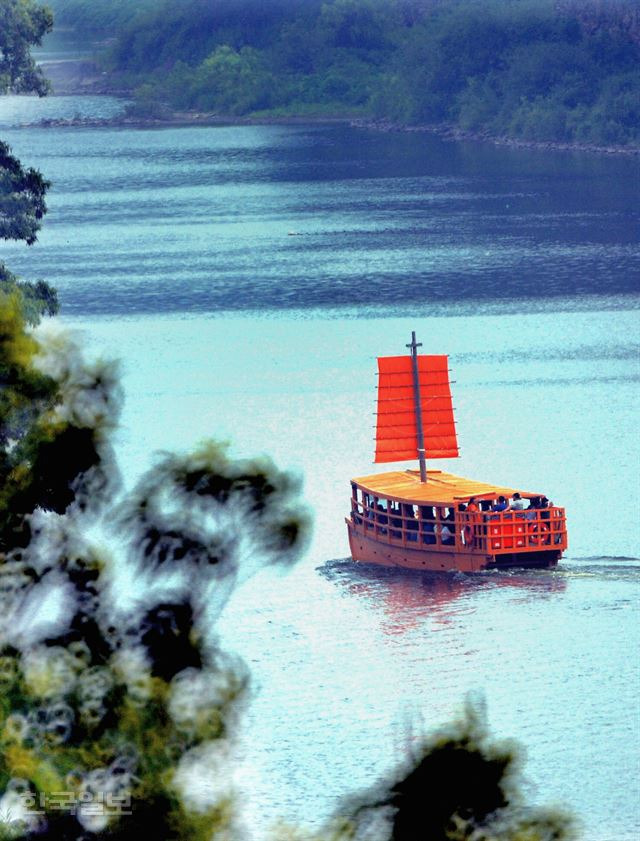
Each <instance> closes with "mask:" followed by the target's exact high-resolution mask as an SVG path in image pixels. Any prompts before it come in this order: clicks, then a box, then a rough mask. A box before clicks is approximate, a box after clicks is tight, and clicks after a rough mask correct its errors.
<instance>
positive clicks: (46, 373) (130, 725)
mask: <svg viewBox="0 0 640 841" xmlns="http://www.w3.org/2000/svg"><path fill="white" fill-rule="evenodd" d="M0 376H1V377H2V382H3V389H2V392H1V394H2V401H1V402H0V488H2V491H1V493H0V683H1V684H2V694H1V699H2V700H0V792H4V795H3V797H2V800H1V801H0V810H1V811H2V812H3V814H5V815H6V814H7V813H11V814H12V815H13V817H14V820H13V821H9V822H8V823H6V822H5V824H6V825H5V829H7V831H8V830H9V829H12V828H13V829H16V832H15V833H14V836H12V837H19V838H24V839H27V838H29V839H32V838H33V839H34V841H35V839H36V838H37V839H52V841H53V839H56V840H57V839H61V838H65V839H78V841H79V839H81V838H82V839H86V838H88V837H94V835H93V834H92V833H98V834H99V837H101V838H112V839H125V838H126V839H129V838H131V839H133V838H134V837H136V836H137V835H139V833H141V832H143V831H144V832H146V833H148V834H149V835H150V837H154V838H166V839H176V841H177V840H178V839H200V838H202V839H208V838H211V837H212V836H213V834H214V832H215V831H216V830H217V831H219V832H220V833H222V832H223V831H225V832H229V831H230V827H232V825H233V809H232V799H231V793H230V792H228V793H224V794H223V795H221V796H220V797H219V798H218V799H216V800H215V801H214V802H212V803H210V804H208V805H205V806H203V805H202V804H200V805H199V806H198V807H197V808H196V807H193V806H190V805H188V803H189V800H190V799H189V797H188V796H187V794H188V793H185V792H184V791H183V790H182V789H181V787H180V783H179V777H180V773H181V772H182V771H183V770H184V768H185V766H188V765H189V764H193V763H196V764H197V763H201V764H202V773H203V774H207V773H212V771H211V768H209V770H207V767H208V766H207V758H206V754H207V750H208V749H209V748H210V747H211V746H217V745H222V744H226V743H227V742H228V740H229V739H230V737H231V735H232V733H233V729H234V721H235V717H236V716H237V713H238V710H239V701H240V700H241V699H242V697H243V695H244V693H245V689H246V686H247V681H248V676H247V673H246V670H245V668H244V666H243V665H242V664H241V663H239V662H236V661H235V660H234V659H233V658H231V657H229V656H227V655H225V654H224V653H223V652H222V651H220V650H219V649H218V647H217V646H216V644H215V641H214V639H213V638H212V636H211V633H210V628H211V620H212V618H214V616H213V614H215V612H216V611H219V610H220V609H221V608H222V606H223V605H224V603H225V600H226V599H227V597H228V596H229V594H230V592H231V590H232V588H233V586H234V585H235V584H236V583H237V582H238V581H240V580H242V579H243V577H245V576H247V575H249V574H251V573H252V572H254V571H255V570H256V569H257V568H259V567H260V566H262V565H264V564H269V563H271V564H279V565H288V564H290V563H292V562H293V561H294V560H295V559H296V557H297V556H298V555H299V553H300V551H301V549H302V547H303V546H304V544H305V538H306V535H307V533H308V517H307V514H306V510H305V509H304V507H302V506H301V503H300V484H299V481H298V480H297V479H296V478H294V477H292V476H290V475H289V474H287V473H283V472H282V471H279V470H278V469H277V468H276V467H275V465H274V464H273V463H272V462H271V461H270V460H269V459H267V458H261V459H253V460H234V459H231V458H229V456H228V454H227V452H226V449H225V447H223V446H220V445H217V444H214V443H209V444H207V445H203V446H202V447H201V448H200V449H199V450H197V451H196V452H195V453H193V454H191V455H186V456H177V455H168V454H165V455H162V456H159V457H158V459H157V462H156V464H155V465H154V466H153V467H152V468H151V469H150V470H149V471H148V472H147V473H146V474H145V475H144V476H143V477H142V478H141V479H140V481H139V482H138V484H137V485H136V486H135V487H134V488H133V489H132V490H131V491H130V492H129V493H122V494H120V495H118V489H119V473H118V469H117V465H116V463H115V460H114V455H113V449H112V444H111V438H112V433H113V431H114V429H115V426H116V423H117V419H118V414H119V409H120V403H121V393H120V388H119V384H118V377H117V371H116V369H115V368H114V366H113V365H112V364H109V363H105V362H101V361H98V362H94V363H91V364H89V363H87V362H86V361H85V360H84V359H83V355H82V352H81V350H80V348H79V347H78V345H77V344H76V343H74V341H73V340H72V339H70V338H69V337H68V336H65V335H64V334H60V333H52V332H51V330H50V329H49V330H48V331H47V332H46V334H45V336H44V337H43V336H42V335H40V333H39V332H36V333H33V332H30V331H28V330H26V329H25V325H24V321H23V318H22V312H21V303H20V301H19V300H18V296H14V298H6V299H5V300H4V301H1V302H0ZM92 532H95V533H96V534H100V535H101V537H100V539H99V540H98V541H97V542H96V544H95V545H94V544H93V543H92V542H91V541H90V540H89V539H88V538H87V535H88V534H90V533H92ZM100 540H101V541H102V542H103V543H106V544H107V545H108V546H109V549H105V548H103V547H102V546H101V544H100ZM118 556H119V557H120V560H119V561H118ZM123 568H126V569H127V570H128V573H129V574H135V579H136V587H137V592H138V593H139V596H138V598H137V599H134V600H133V605H132V606H129V607H128V608H127V609H126V610H124V609H123V608H122V607H121V605H120V601H121V596H122V591H120V593H119V591H118V583H117V582H118V574H119V573H118V571H119V570H121V569H123ZM43 603H48V604H49V605H56V608H55V609H51V613H50V614H49V615H48V618H47V620H46V621H43V619H42V617H41V616H40V615H39V610H38V606H39V605H42V604H43ZM223 773H224V774H225V775H227V776H228V777H229V778H230V777H231V770H230V769H224V771H223ZM61 792H66V793H67V794H66V796H67V798H68V802H67V805H66V806H60V805H59V801H60V797H61V795H60V793H61ZM101 799H104V802H103V801H102V800H101ZM191 799H192V798H191ZM129 801H130V806H129ZM29 803H33V804H40V803H42V804H44V805H43V807H42V809H37V811H41V812H42V814H40V815H36V814H33V813H32V812H31V811H28V812H26V813H25V811H24V807H25V805H29ZM123 803H124V804H125V807H124V808H123V805H122V804H123ZM56 804H58V805H56ZM98 807H100V808H98ZM34 811H36V810H34ZM19 818H21V820H18V819H19Z"/></svg>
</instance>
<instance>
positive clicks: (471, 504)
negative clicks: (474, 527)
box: [467, 496, 478, 514]
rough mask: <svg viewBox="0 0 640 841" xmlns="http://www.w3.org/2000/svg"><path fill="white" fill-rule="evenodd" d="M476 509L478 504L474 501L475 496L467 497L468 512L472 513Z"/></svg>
mask: <svg viewBox="0 0 640 841" xmlns="http://www.w3.org/2000/svg"><path fill="white" fill-rule="evenodd" d="M477 510H478V505H477V503H476V498H475V496H472V497H471V498H470V499H469V502H468V503H467V511H468V512H469V513H470V514H473V513H474V512H475V511H477Z"/></svg>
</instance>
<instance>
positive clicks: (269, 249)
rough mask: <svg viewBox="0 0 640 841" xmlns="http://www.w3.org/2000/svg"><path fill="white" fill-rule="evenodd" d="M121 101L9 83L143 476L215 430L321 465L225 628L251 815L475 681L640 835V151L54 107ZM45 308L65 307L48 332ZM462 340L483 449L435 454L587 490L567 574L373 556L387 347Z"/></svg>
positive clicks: (460, 370)
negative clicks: (388, 568)
mask: <svg viewBox="0 0 640 841" xmlns="http://www.w3.org/2000/svg"><path fill="white" fill-rule="evenodd" d="M120 107H121V103H119V102H118V101H117V100H111V99H109V98H105V97H102V98H99V97H97V98H84V99H83V98H79V97H57V98H54V99H50V100H44V101H38V100H35V99H30V98H12V97H9V98H4V99H3V100H2V101H0V132H1V136H2V138H3V139H5V140H7V141H8V142H9V143H10V144H11V145H12V147H13V149H14V151H15V152H16V154H17V155H18V156H19V157H20V158H21V159H23V161H24V162H25V163H27V164H29V165H34V166H37V167H39V168H41V169H42V171H43V172H44V173H45V174H46V176H47V177H48V178H50V179H51V180H52V182H53V187H52V189H51V192H50V200H49V207H50V211H49V214H48V216H47V218H46V223H45V226H44V228H43V231H42V234H41V236H40V238H39V242H38V243H37V244H36V245H35V246H33V247H32V248H30V249H27V248H26V247H24V246H21V245H17V244H4V245H3V248H2V251H3V259H5V260H6V262H7V264H8V265H9V266H10V267H11V268H12V269H13V270H14V271H16V272H18V273H20V274H22V275H24V276H25V277H26V278H29V279H37V278H39V277H42V278H45V279H47V280H48V281H50V282H51V283H53V284H54V285H56V286H57V287H58V289H59V292H60V298H61V303H62V308H63V309H62V315H61V316H60V318H59V319H58V321H60V322H61V323H62V324H63V325H65V326H67V327H69V328H71V329H74V330H78V331H81V335H82V337H83V342H84V343H85V345H86V347H87V350H88V352H90V353H106V354H108V355H110V356H117V357H120V358H121V359H122V367H123V378H124V385H125V389H126V405H125V409H124V415H123V423H122V427H121V429H120V431H119V433H118V439H117V443H118V451H119V455H120V457H121V461H122V465H123V468H124V472H125V481H126V482H127V483H129V484H130V483H131V482H133V481H134V479H135V478H136V476H138V475H139V474H140V472H141V471H142V470H143V469H144V467H145V466H146V465H148V464H149V461H150V458H151V453H152V452H153V451H156V450H159V449H186V448H189V447H190V446H193V445H194V444H195V443H196V442H198V441H199V440H201V439H202V438H204V437H207V436H214V437H219V438H220V437H222V438H225V437H226V438H230V439H231V440H232V441H233V448H234V452H236V453H238V454H241V455H246V454H252V453H256V452H268V453H269V454H271V455H272V456H273V457H274V458H275V459H276V461H277V462H278V463H279V464H282V465H286V466H290V467H291V468H293V469H296V470H299V471H301V472H302V473H303V474H304V476H305V487H306V497H307V500H308V502H309V504H310V505H311V507H312V509H313V511H314V515H315V533H314V538H313V541H312V543H311V546H310V548H309V551H308V553H307V555H306V556H305V558H304V559H303V560H302V561H301V562H300V564H299V565H298V567H297V568H296V569H295V570H294V571H292V572H291V573H290V574H288V575H287V576H277V575H275V574H274V573H272V572H270V571H265V572H263V573H260V574H259V575H258V576H257V577H256V578H255V579H253V580H251V581H250V582H248V583H247V584H245V585H244V586H243V587H242V588H241V589H240V590H239V591H238V592H237V593H236V595H235V596H234V598H233V599H232V600H231V601H230V603H229V605H228V606H227V608H226V609H225V611H224V613H223V615H222V617H221V619H220V622H219V628H218V631H219V633H220V635H221V638H222V640H223V641H224V643H225V645H226V646H227V647H229V648H231V649H233V650H234V651H237V652H238V653H239V654H240V655H242V656H243V657H244V658H245V660H246V661H247V662H248V663H249V665H250V667H251V670H252V674H253V686H254V690H255V697H254V698H253V701H252V703H251V705H250V706H249V708H248V709H247V711H246V714H245V718H244V721H243V728H242V735H241V736H239V740H240V748H239V750H240V753H241V755H242V761H241V763H240V765H239V766H238V767H239V770H238V776H237V785H238V787H239V789H240V790H241V791H242V792H243V798H242V800H243V802H244V803H245V811H246V818H247V822H248V824H249V825H250V826H251V827H252V828H253V829H252V838H253V837H255V838H256V839H261V838H263V837H266V832H267V830H268V827H269V826H270V825H271V824H272V823H273V821H275V820H276V819H278V818H284V819H286V820H289V821H291V822H297V823H302V822H307V823H308V824H309V825H311V826H317V825H318V824H319V823H320V822H321V821H322V820H323V819H324V818H325V817H326V815H327V814H328V813H329V811H330V810H331V808H332V807H333V805H334V804H335V802H336V798H338V797H340V796H342V795H344V794H345V793H346V792H349V791H351V790H353V789H354V788H358V787H360V786H366V785H368V784H370V783H371V781H372V780H373V779H375V778H376V777H377V776H379V775H381V774H383V773H384V772H385V770H386V769H388V768H389V767H390V766H392V765H393V764H395V763H396V762H397V761H398V760H399V759H400V758H401V757H402V756H403V755H404V754H405V752H406V749H407V746H408V745H409V744H410V743H411V742H412V740H415V739H416V738H418V736H419V734H420V733H421V732H429V731H430V730H431V729H432V728H434V727H435V726H437V725H439V724H441V723H443V722H447V721H449V720H450V719H451V718H452V717H454V716H455V715H456V713H457V712H458V711H459V709H460V707H461V704H462V703H463V700H464V697H465V694H466V693H467V692H469V691H470V690H479V691H482V692H483V693H484V695H485V697H486V701H487V707H488V717H489V722H490V725H491V728H492V731H493V732H494V733H495V734H496V735H498V736H500V737H503V736H504V737H506V736H509V737H515V738H517V739H519V740H521V741H522V742H523V743H524V744H525V745H526V747H527V754H528V760H527V764H526V778H527V790H528V792H529V794H530V796H531V798H532V799H534V800H535V801H537V802H540V803H557V804H560V805H564V806H566V807H567V808H570V809H571V810H572V811H574V812H575V813H576V815H577V816H578V817H579V820H580V822H581V837H582V838H583V839H584V841H632V839H636V838H637V837H638V835H639V834H640V812H639V797H638V795H639V791H638V779H640V776H639V774H638V772H639V770H640V768H639V767H638V748H639V733H638V729H639V728H638V718H639V716H638V690H639V689H640V673H639V669H638V662H637V653H638V643H639V642H640V639H639V636H640V634H639V623H638V611H637V606H638V590H639V586H638V584H639V580H640V560H639V559H638V558H639V555H640V551H639V546H640V540H639V538H640V535H639V532H638V517H637V513H636V509H637V507H638V505H637V493H638V478H637V476H638V467H639V464H640V459H639V448H638V441H639V436H638V433H637V427H638V380H639V379H640V371H639V366H638V305H639V302H640V295H639V292H640V244H639V237H638V233H639V222H638V201H637V197H638V195H639V187H640V177H639V172H638V162H637V159H633V158H624V157H620V158H618V157H599V156H594V155H590V154H586V153H576V152H562V153H560V152H544V153H543V152H536V151H531V150H515V149H505V148H494V147H492V146H489V145H477V144H471V143H447V142H444V141H442V140H439V139H437V138H434V137H431V136H427V135H415V134H402V133H388V134H386V133H385V134H383V133H376V132H374V131H369V130H365V129H362V128H352V127H349V126H347V125H322V124H306V125H256V126H217V127H183V128H176V127H173V128H163V129H131V128H126V129H125V128H117V127H109V128H106V127H102V128H98V127H96V128H40V127H36V126H33V125H31V126H29V125H27V124H32V123H34V122H35V121H37V120H38V119H41V118H43V117H47V118H56V117H58V116H66V117H69V116H74V115H75V114H79V115H88V116H100V117H104V116H109V115H111V114H113V113H116V112H117V110H118V109H119V108H120ZM47 329H50V328H47ZM411 330H416V331H417V333H418V338H419V339H420V340H422V341H423V343H424V347H425V350H427V351H428V352H433V353H448V354H449V355H450V358H451V368H452V371H453V378H454V380H455V383H454V386H453V389H454V403H455V406H456V412H457V421H458V429H459V436H460V441H461V448H462V455H461V458H460V459H459V462H455V461H443V462H441V463H440V464H438V465H436V466H438V467H442V468H443V469H450V470H452V471H453V472H458V471H459V472H460V473H462V474H463V475H469V476H473V477H477V478H481V479H486V480H487V481H495V482H496V483H505V484H512V485H516V486H525V487H527V488H531V489H532V490H540V491H542V492H544V493H546V494H547V495H548V496H549V497H550V498H552V499H553V500H554V501H555V502H557V503H558V504H563V505H565V506H566V507H567V510H568V516H569V539H570V548H569V552H568V553H567V558H566V559H565V560H564V561H563V563H562V564H561V566H560V568H559V569H558V570H557V571H552V572H533V573H527V574H524V573H512V574H496V573H492V574H486V575H479V576H472V577H464V576H462V577H457V576H456V577H452V578H447V579H444V580H441V579H431V578H428V577H420V576H414V575H400V574H398V573H384V572H383V573H381V572H379V571H377V572H372V571H367V570H364V569H357V570H354V569H353V567H352V565H351V564H349V562H348V561H347V560H346V556H347V555H348V549H347V542H346V528H345V525H344V516H345V514H346V513H347V510H348V493H349V478H350V477H351V476H353V475H363V474H366V473H368V472H372V467H371V461H372V443H373V442H372V438H373V416H372V412H373V407H374V396H375V376H374V369H375V356H376V355H384V354H397V353H402V352H404V345H405V343H406V342H407V341H408V340H409V337H410V331H411Z"/></svg>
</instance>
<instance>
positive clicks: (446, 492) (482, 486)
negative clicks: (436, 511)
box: [351, 470, 541, 503]
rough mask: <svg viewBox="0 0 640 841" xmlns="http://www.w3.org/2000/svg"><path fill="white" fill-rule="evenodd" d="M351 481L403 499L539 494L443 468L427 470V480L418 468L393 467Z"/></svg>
mask: <svg viewBox="0 0 640 841" xmlns="http://www.w3.org/2000/svg"><path fill="white" fill-rule="evenodd" d="M351 481H352V482H355V484H356V485H359V486H360V487H361V488H363V489H364V490H365V491H369V492H370V493H373V494H375V495H376V496H384V497H391V498H394V499H399V500H402V501H406V502H432V503H445V502H454V501H460V502H463V501H465V500H468V499H469V498H470V497H472V496H475V497H476V498H477V499H482V498H483V497H484V498H487V497H489V498H491V499H493V498H494V497H496V496H500V495H502V496H505V497H509V496H513V494H514V493H515V492H516V491H518V492H519V493H520V495H521V496H523V497H525V498H527V497H529V498H530V497H533V496H541V494H536V493H530V492H529V491H523V490H521V489H520V488H507V487H505V486H503V485H489V484H488V483H487V482H477V481H476V480H475V479H465V478H464V477H463V476H454V475H453V473H444V472H443V471H442V470H428V471H427V481H426V484H423V483H422V482H420V473H419V471H417V470H394V471H393V472H390V473H376V474H374V475H373V476H360V477H358V478H356V479H352V480H351Z"/></svg>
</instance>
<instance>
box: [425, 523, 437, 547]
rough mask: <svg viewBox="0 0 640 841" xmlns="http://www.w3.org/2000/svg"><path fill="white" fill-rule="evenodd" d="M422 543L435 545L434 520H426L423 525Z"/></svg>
mask: <svg viewBox="0 0 640 841" xmlns="http://www.w3.org/2000/svg"><path fill="white" fill-rule="evenodd" d="M422 541H423V543H435V542H436V531H435V523H434V522H433V520H426V521H424V522H423V523H422Z"/></svg>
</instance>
